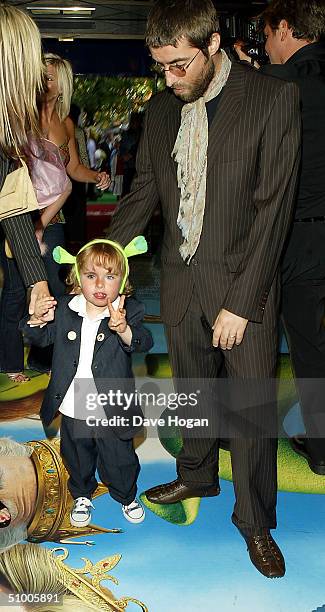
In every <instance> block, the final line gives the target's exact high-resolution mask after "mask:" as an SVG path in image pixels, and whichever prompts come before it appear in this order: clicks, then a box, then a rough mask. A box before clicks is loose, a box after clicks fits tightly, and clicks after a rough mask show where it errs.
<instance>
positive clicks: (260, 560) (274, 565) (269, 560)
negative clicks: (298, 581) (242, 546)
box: [245, 533, 286, 578]
mask: <svg viewBox="0 0 325 612" xmlns="http://www.w3.org/2000/svg"><path fill="white" fill-rule="evenodd" d="M245 540H246V543H247V550H248V552H249V556H250V558H251V562H252V563H253V565H255V567H256V569H258V571H259V572H261V574H263V576H266V577H267V578H282V576H284V574H285V571H286V568H285V562H284V558H283V555H282V552H281V550H280V548H279V547H278V545H277V543H276V542H275V541H274V540H273V538H272V536H271V534H270V533H266V534H265V535H256V536H245Z"/></svg>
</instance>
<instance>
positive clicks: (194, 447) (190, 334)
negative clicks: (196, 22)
mask: <svg viewBox="0 0 325 612" xmlns="http://www.w3.org/2000/svg"><path fill="white" fill-rule="evenodd" d="M249 326H251V329H249ZM249 326H248V328H247V332H246V335H245V336H244V340H243V342H242V344H241V345H240V346H236V347H234V348H233V349H232V350H231V351H222V350H221V349H216V348H213V346H212V330H211V327H210V326H209V324H208V322H207V319H206V317H205V314H204V312H203V309H202V307H201V305H200V301H199V297H198V295H197V294H196V291H195V289H194V292H193V295H192V298H191V302H190V304H189V307H188V310H187V312H186V314H185V316H184V318H183V320H182V321H181V322H180V323H179V324H178V325H177V326H169V325H166V326H165V329H166V335H167V341H168V348H169V356H170V360H171V365H172V370H173V376H174V378H175V379H176V380H175V382H176V386H177V379H189V378H194V379H212V378H215V377H218V376H219V375H220V370H221V367H222V364H223V363H224V366H225V370H226V372H227V376H228V377H230V378H237V379H238V378H252V379H253V378H254V379H260V378H265V379H266V378H271V377H272V378H273V377H274V376H275V367H276V355H277V333H276V328H275V327H273V326H270V327H269V328H268V329H267V330H266V329H265V328H264V326H263V325H258V324H254V323H249ZM215 408H216V409H218V408H217V403H216V406H215ZM266 408H267V410H268V411H270V410H271V411H274V414H273V416H274V419H275V421H276V402H275V397H274V403H273V405H268V406H267V407H266ZM269 416H270V415H269ZM273 416H272V415H271V419H272V418H273ZM230 451H231V462H232V471H233V482H234V490H235V497H236V502H235V507H234V512H233V515H232V521H233V523H234V524H235V525H236V526H237V527H238V528H239V529H240V530H241V531H242V532H244V533H245V534H246V535H253V534H254V535H256V534H258V533H264V532H265V531H266V530H268V529H274V528H275V527H276V496H277V470H276V460H277V439H276V437H274V438H272V439H271V438H266V437H257V438H251V437H248V436H247V435H243V436H240V435H239V436H237V437H236V438H232V439H231V440H230ZM218 453H219V440H218V438H207V437H200V438H195V437H193V435H190V436H189V435H188V432H186V435H185V431H184V436H183V447H182V450H181V451H180V453H179V455H178V458H177V471H178V475H179V476H180V477H181V479H182V480H183V481H184V482H185V483H188V484H189V483H191V484H192V485H193V484H195V485H199V484H205V485H212V484H214V483H216V482H217V481H218Z"/></svg>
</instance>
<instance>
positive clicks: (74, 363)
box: [73, 360, 78, 368]
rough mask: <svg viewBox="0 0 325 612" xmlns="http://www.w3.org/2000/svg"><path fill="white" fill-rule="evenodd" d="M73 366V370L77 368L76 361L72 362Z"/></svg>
mask: <svg viewBox="0 0 325 612" xmlns="http://www.w3.org/2000/svg"><path fill="white" fill-rule="evenodd" d="M73 365H74V367H75V368H76V367H77V365H78V364H77V362H76V360H74V362H73Z"/></svg>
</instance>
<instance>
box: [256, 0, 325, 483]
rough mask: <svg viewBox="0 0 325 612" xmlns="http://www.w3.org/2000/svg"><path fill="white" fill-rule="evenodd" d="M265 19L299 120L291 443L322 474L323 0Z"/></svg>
mask: <svg viewBox="0 0 325 612" xmlns="http://www.w3.org/2000/svg"><path fill="white" fill-rule="evenodd" d="M262 17H263V21H264V34H265V38H266V42H265V50H266V52H267V54H268V56H269V58H270V61H271V65H269V66H264V67H263V68H262V70H263V72H264V73H266V74H270V75H273V76H275V77H277V78H281V79H286V80H287V81H293V82H294V83H296V84H297V85H298V87H299V91H300V103H301V115H302V159H301V167H300V173H299V182H298V191H297V200H296V209H295V218H294V223H293V227H292V231H291V234H290V237H289V241H288V244H287V248H286V251H285V255H284V260H283V265H282V280H283V286H282V291H283V294H282V315H283V321H284V326H285V331H286V335H287V339H288V344H289V350H290V356H291V361H292V365H293V370H294V374H295V376H296V382H297V389H298V392H299V396H300V402H301V407H302V412H303V418H304V424H305V428H306V436H304V437H300V436H299V437H296V438H292V440H291V444H292V447H293V449H294V450H295V451H296V452H297V453H299V454H300V455H302V456H303V457H305V458H306V459H307V461H308V463H309V466H310V469H311V470H312V471H313V472H314V473H315V474H318V475H323V476H325V400H324V388H323V384H324V383H323V381H322V380H321V379H325V326H324V316H325V256H324V244H325V114H324V108H325V45H324V42H322V39H323V38H324V35H325V1H324V0H295V1H292V0H273V1H272V2H271V3H270V5H269V6H268V8H267V9H266V10H265V12H264V13H263V16H262ZM310 379H312V380H310ZM315 379H319V380H318V381H317V380H315Z"/></svg>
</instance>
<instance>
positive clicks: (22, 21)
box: [0, 5, 49, 372]
mask: <svg viewBox="0 0 325 612" xmlns="http://www.w3.org/2000/svg"><path fill="white" fill-rule="evenodd" d="M43 79H44V67H43V63H42V56H41V39H40V33H39V31H38V29H37V27H36V25H35V23H34V22H33V20H32V19H31V18H30V17H29V16H28V15H26V14H25V13H24V12H23V11H21V10H19V9H17V8H15V7H12V6H3V5H0V188H1V187H2V185H3V183H4V180H5V178H6V176H7V174H8V173H9V172H11V171H12V170H14V169H15V167H17V163H18V162H17V153H16V151H18V152H19V154H21V155H23V154H24V149H25V147H26V144H27V141H28V134H30V133H34V134H37V133H38V131H39V116H38V110H37V104H36V97H37V94H40V93H41V92H42V90H43V83H44V80H43ZM1 227H2V229H3V230H4V234H5V236H6V237H7V239H8V241H9V243H10V245H11V248H12V251H13V253H14V255H15V258H16V262H17V266H18V269H19V272H20V274H21V277H22V280H23V284H24V288H26V287H29V286H32V285H34V287H33V290H32V299H31V305H30V312H32V311H33V304H34V301H35V298H36V296H39V297H40V296H41V295H43V296H45V295H49V292H48V286H47V282H46V271H45V267H44V264H43V261H42V258H41V253H40V250H39V247H38V243H37V240H36V237H35V232H34V227H33V223H32V220H31V217H30V215H29V214H24V215H20V216H17V217H12V218H11V219H6V220H4V221H2V223H1ZM3 262H4V265H5V266H6V264H7V262H6V260H5V255H4V249H2V253H1V263H3ZM10 263H12V262H10ZM15 265H16V264H15ZM8 273H10V271H8ZM13 291H15V288H13ZM7 297H8V296H7ZM6 309H7V304H6V297H5V296H4V298H3V299H2V301H1V307H0V310H1V311H3V310H6ZM17 314H18V313H17ZM0 318H1V315H0ZM4 333H6V334H7V335H8V336H12V333H13V334H14V333H16V334H17V333H18V330H15V329H14V328H11V324H10V322H9V327H7V328H6V330H5V332H4V330H3V329H0V337H1V339H2V338H3V334H4ZM9 357H10V359H11V358H12V355H11V356H9ZM3 359H4V355H3V353H2V350H1V345H0V371H3V370H4V368H3V363H2V362H3ZM7 361H8V360H7ZM9 361H10V360H9ZM8 365H9V369H7V370H6V371H9V372H10V363H9V362H8Z"/></svg>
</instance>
